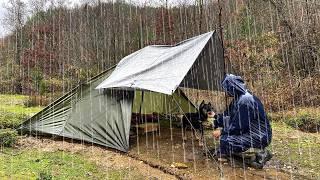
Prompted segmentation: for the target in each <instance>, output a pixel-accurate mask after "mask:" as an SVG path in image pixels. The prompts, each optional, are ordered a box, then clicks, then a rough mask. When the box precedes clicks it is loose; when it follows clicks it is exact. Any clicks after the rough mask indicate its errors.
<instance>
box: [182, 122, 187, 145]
mask: <svg viewBox="0 0 320 180" xmlns="http://www.w3.org/2000/svg"><path fill="white" fill-rule="evenodd" d="M186 130H187V126H186V125H185V123H184V122H183V123H182V139H183V140H184V141H186V140H187V132H186Z"/></svg>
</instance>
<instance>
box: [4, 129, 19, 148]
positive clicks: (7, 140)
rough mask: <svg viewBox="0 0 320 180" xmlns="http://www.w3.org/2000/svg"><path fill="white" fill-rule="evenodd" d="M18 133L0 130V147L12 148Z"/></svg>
mask: <svg viewBox="0 0 320 180" xmlns="http://www.w3.org/2000/svg"><path fill="white" fill-rule="evenodd" d="M17 136H18V133H17V131H15V130H12V129H0V146H1V147H3V146H4V147H12V146H13V145H14V144H15V143H16V141H17Z"/></svg>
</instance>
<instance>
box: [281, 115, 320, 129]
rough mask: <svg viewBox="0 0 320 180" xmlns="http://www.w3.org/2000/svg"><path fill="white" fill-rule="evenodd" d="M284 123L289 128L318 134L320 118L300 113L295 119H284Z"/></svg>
mask: <svg viewBox="0 0 320 180" xmlns="http://www.w3.org/2000/svg"><path fill="white" fill-rule="evenodd" d="M285 122H286V123H287V124H288V125H289V126H291V127H293V128H296V129H300V130H302V131H307V132H319V130H320V116H317V115H316V114H312V113H310V112H308V111H300V112H298V113H297V115H296V117H292V118H288V119H285Z"/></svg>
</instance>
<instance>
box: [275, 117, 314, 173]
mask: <svg viewBox="0 0 320 180" xmlns="http://www.w3.org/2000/svg"><path fill="white" fill-rule="evenodd" d="M272 128H273V140H272V144H271V146H270V149H271V150H272V152H273V154H274V158H273V160H279V164H278V166H279V167H280V168H282V169H284V170H286V171H289V172H292V173H298V174H303V175H305V176H307V177H310V178H312V179H314V178H316V179H318V178H320V173H319V172H320V134H318V133H306V132H302V131H299V130H296V129H294V128H292V127H290V126H288V125H287V124H286V123H284V122H283V123H281V122H273V123H272Z"/></svg>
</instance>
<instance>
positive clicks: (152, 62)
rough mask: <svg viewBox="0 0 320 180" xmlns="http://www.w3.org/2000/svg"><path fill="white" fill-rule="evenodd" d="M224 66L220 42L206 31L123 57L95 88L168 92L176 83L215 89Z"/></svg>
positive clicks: (213, 33)
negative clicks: (183, 39)
mask: <svg viewBox="0 0 320 180" xmlns="http://www.w3.org/2000/svg"><path fill="white" fill-rule="evenodd" d="M195 62H196V63H195ZM223 67H224V64H223V61H222V47H221V43H220V42H219V39H218V37H217V36H215V32H208V33H205V34H202V35H199V36H196V37H193V38H191V39H188V40H185V41H183V42H180V43H178V44H176V45H173V46H167V45H166V46H163V45H152V46H147V47H145V48H143V49H141V50H139V51H136V52H135V53H132V54H130V55H129V56H126V57H125V58H123V59H122V60H121V61H120V62H119V64H118V65H117V67H116V69H115V70H114V71H113V72H112V74H111V75H110V77H109V78H108V79H106V80H105V81H103V82H102V83H101V84H100V85H99V86H98V87H97V89H102V88H114V87H119V88H132V89H143V90H150V91H154V92H159V93H164V94H169V95H171V94H172V93H173V92H175V90H176V88H177V87H179V86H183V87H189V88H196V89H203V90H213V89H215V90H217V88H218V86H217V84H218V83H219V82H220V81H219V80H221V77H223ZM188 72H189V73H188ZM184 79H185V80H184ZM183 80H184V81H183Z"/></svg>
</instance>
